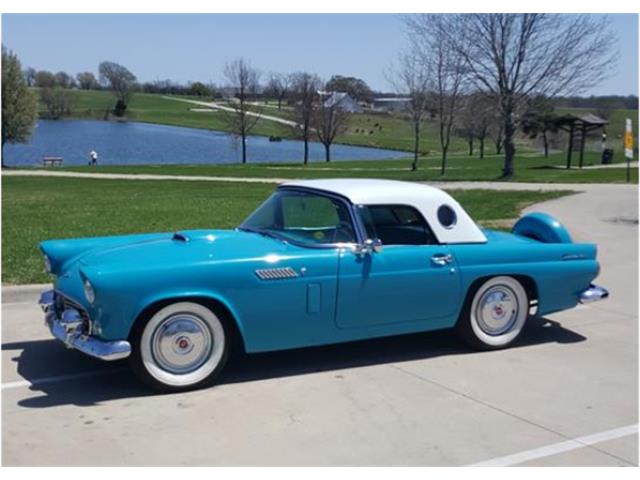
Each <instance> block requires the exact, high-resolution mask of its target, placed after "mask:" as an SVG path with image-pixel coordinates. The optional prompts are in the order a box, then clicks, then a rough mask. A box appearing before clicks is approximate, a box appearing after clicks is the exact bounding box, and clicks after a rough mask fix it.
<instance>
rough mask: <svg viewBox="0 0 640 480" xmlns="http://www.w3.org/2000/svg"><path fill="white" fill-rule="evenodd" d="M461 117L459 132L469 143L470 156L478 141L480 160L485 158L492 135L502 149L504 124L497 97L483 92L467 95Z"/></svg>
mask: <svg viewBox="0 0 640 480" xmlns="http://www.w3.org/2000/svg"><path fill="white" fill-rule="evenodd" d="M459 116H460V124H459V125H460V127H459V130H458V132H459V133H460V135H461V136H462V137H464V138H466V139H467V141H468V142H469V156H471V155H473V141H474V140H478V142H479V143H480V145H479V148H478V153H479V156H480V158H484V145H485V141H486V139H487V137H490V136H491V135H492V133H495V134H496V138H497V143H498V144H499V145H500V148H502V127H501V126H502V123H501V122H500V120H499V116H498V104H497V101H496V99H495V97H492V96H489V95H486V94H483V93H481V92H473V93H470V94H467V95H465V96H464V98H463V101H462V104H461V112H460V115H459ZM496 124H497V125H498V126H499V128H498V129H496V128H495V126H496ZM492 138H493V137H492ZM494 140H495V139H494ZM498 153H500V152H498Z"/></svg>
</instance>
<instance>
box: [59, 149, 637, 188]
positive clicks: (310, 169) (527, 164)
mask: <svg viewBox="0 0 640 480" xmlns="http://www.w3.org/2000/svg"><path fill="white" fill-rule="evenodd" d="M598 162H599V155H598V154H596V153H592V152H587V153H586V154H585V166H588V165H594V164H597V163H598ZM564 163H565V156H564V154H553V155H550V156H549V158H546V159H545V158H544V157H531V156H526V155H520V156H519V157H517V158H516V162H515V165H516V175H515V177H514V178H513V179H512V180H511V181H515V182H542V183H624V182H626V170H625V169H624V168H606V169H582V170H580V169H578V168H573V169H571V170H566V169H565V168H563V165H564ZM502 164H503V159H502V157H499V156H489V157H486V158H485V159H483V160H480V159H478V158H470V157H468V156H456V157H451V158H450V159H449V162H448V169H447V171H446V173H445V175H443V176H441V175H440V158H438V157H436V156H429V157H426V158H424V159H422V160H421V161H420V163H419V169H418V171H416V172H412V171H411V170H410V165H411V160H408V159H407V160H376V161H353V162H331V163H329V164H327V163H325V162H313V163H310V164H309V165H307V166H306V167H305V166H304V165H302V164H290V163H289V164H247V165H129V166H127V165H100V166H98V167H97V168H93V167H88V166H78V167H63V168H62V170H70V171H79V172H86V171H92V172H93V171H97V172H109V173H156V174H168V175H206V176H225V177H269V178H331V177H362V178H369V177H375V178H388V179H396V180H414V181H434V182H436V181H461V180H466V181H472V180H478V181H479V180H484V181H489V180H491V181H496V180H499V179H500V178H499V177H500V174H501V170H502ZM555 167H561V168H555ZM631 173H632V175H631V181H632V182H634V183H637V182H638V169H637V168H632V170H631Z"/></svg>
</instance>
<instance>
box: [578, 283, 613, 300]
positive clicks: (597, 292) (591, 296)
mask: <svg viewBox="0 0 640 480" xmlns="http://www.w3.org/2000/svg"><path fill="white" fill-rule="evenodd" d="M608 297H609V291H608V290H607V289H606V288H603V287H600V286H598V285H594V284H591V285H590V286H589V288H587V289H586V290H585V291H583V292H582V293H581V294H580V303H593V302H597V301H598V300H604V299H605V298H608Z"/></svg>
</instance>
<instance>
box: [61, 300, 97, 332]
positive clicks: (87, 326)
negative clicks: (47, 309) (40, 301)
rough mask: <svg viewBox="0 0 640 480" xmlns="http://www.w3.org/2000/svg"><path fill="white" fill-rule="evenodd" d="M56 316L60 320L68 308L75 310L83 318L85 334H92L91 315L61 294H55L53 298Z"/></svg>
mask: <svg viewBox="0 0 640 480" xmlns="http://www.w3.org/2000/svg"><path fill="white" fill-rule="evenodd" d="M53 301H54V305H55V309H56V316H57V317H58V318H61V317H62V312H64V311H65V310H66V309H68V308H73V309H75V310H77V311H78V313H79V314H80V316H81V317H82V327H83V330H84V331H85V332H88V333H91V319H90V318H89V314H88V313H87V311H86V310H85V309H84V308H83V307H82V306H81V305H79V304H77V303H76V302H74V301H73V300H71V299H70V298H68V297H65V296H64V295H62V294H61V293H59V292H55V293H54V297H53Z"/></svg>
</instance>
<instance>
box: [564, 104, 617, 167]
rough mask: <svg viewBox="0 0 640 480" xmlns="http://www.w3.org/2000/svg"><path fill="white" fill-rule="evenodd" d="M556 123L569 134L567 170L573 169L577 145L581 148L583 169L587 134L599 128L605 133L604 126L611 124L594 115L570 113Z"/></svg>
mask: <svg viewBox="0 0 640 480" xmlns="http://www.w3.org/2000/svg"><path fill="white" fill-rule="evenodd" d="M555 123H556V126H557V127H558V128H559V129H560V130H564V131H565V132H569V147H568V149H567V168H571V154H572V152H573V150H574V149H575V147H576V146H577V145H579V148H580V160H579V162H578V166H579V167H580V168H582V163H583V161H584V145H585V142H586V140H587V133H589V132H590V131H592V130H597V129H599V128H602V129H603V131H604V126H605V125H608V124H609V122H608V121H607V120H605V119H604V118H600V117H598V116H596V115H594V114H592V113H582V114H576V113H569V114H566V115H562V116H561V117H558V118H557V119H556V122H555ZM578 142H579V144H578Z"/></svg>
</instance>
